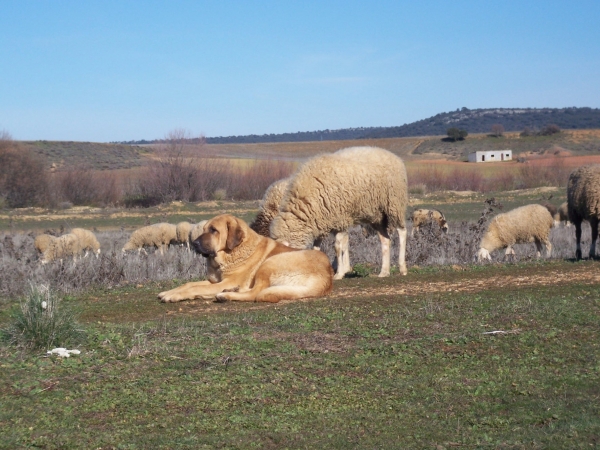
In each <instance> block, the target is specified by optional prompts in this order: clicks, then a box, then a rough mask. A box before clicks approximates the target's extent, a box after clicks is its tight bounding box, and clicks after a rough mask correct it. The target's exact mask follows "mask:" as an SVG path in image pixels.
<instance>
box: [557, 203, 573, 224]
mask: <svg viewBox="0 0 600 450" xmlns="http://www.w3.org/2000/svg"><path fill="white" fill-rule="evenodd" d="M554 220H558V221H559V222H563V223H564V224H565V226H567V227H570V226H571V222H569V204H568V203H567V202H564V203H563V204H561V205H560V206H559V207H558V210H557V213H556V216H554Z"/></svg>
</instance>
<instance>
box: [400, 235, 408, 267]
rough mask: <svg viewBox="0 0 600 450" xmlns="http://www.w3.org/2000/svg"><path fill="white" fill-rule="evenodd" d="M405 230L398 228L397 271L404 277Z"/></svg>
mask: <svg viewBox="0 0 600 450" xmlns="http://www.w3.org/2000/svg"><path fill="white" fill-rule="evenodd" d="M406 234H407V232H406V228H398V247H399V248H398V269H399V270H400V273H401V274H402V275H406V274H407V273H408V270H407V269H406Z"/></svg>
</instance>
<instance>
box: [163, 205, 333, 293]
mask: <svg viewBox="0 0 600 450" xmlns="http://www.w3.org/2000/svg"><path fill="white" fill-rule="evenodd" d="M192 244H193V246H194V249H195V250H196V251H197V252H198V253H201V254H202V255H203V256H205V257H207V258H208V280H207V281H199V282H193V283H187V284H184V285H183V286H180V287H178V288H175V289H172V290H170V291H165V292H161V293H160V294H158V297H159V298H160V299H161V300H162V301H163V302H179V301H181V300H188V299H195V298H203V299H211V298H216V300H217V301H226V300H237V301H258V302H278V301H279V300H283V299H288V300H293V299H299V298H307V297H320V296H323V295H326V294H328V293H329V292H331V288H332V286H333V269H332V268H331V264H330V263H329V258H327V256H326V255H325V254H324V253H322V252H320V251H317V250H297V249H293V248H290V247H287V246H285V245H283V244H280V243H278V242H276V241H274V240H273V239H270V238H267V237H264V236H260V235H259V234H257V233H256V232H255V231H253V230H252V229H250V227H249V226H248V225H247V224H246V222H244V221H243V220H241V219H238V218H236V217H233V216H231V215H229V214H222V215H220V216H216V217H214V218H213V219H211V220H209V221H208V222H207V223H206V224H205V225H204V230H203V233H202V234H201V235H200V237H199V238H198V239H196V240H195V241H194V242H193V243H192Z"/></svg>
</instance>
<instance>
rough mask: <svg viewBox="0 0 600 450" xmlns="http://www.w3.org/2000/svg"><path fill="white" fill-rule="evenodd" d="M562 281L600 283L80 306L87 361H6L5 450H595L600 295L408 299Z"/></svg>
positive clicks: (445, 277)
mask: <svg viewBox="0 0 600 450" xmlns="http://www.w3.org/2000/svg"><path fill="white" fill-rule="evenodd" d="M547 268H552V269H556V268H559V269H561V270H564V271H565V272H569V271H597V269H598V268H597V262H593V261H592V262H589V261H588V262H580V263H577V264H573V263H571V262H552V263H539V264H519V265H511V264H509V265H501V266H498V265H494V266H485V267H479V268H477V269H475V268H467V270H465V271H452V270H450V269H448V268H441V269H440V270H435V269H429V270H411V271H409V275H408V276H407V277H400V276H392V277H390V278H388V279H377V278H353V279H346V280H342V281H340V282H336V285H335V289H334V294H335V292H336V291H339V292H347V293H350V294H349V296H348V297H344V298H336V297H331V298H325V299H318V300H313V301H308V302H289V303H283V304H278V305H259V304H238V303H235V304H234V303H231V304H213V303H207V302H187V303H185V302H184V303H180V304H159V303H157V301H156V298H155V295H156V293H157V292H159V291H160V290H161V289H163V288H167V287H170V286H171V285H172V284H176V282H174V283H170V284H162V285H158V284H156V283H152V284H149V285H146V286H142V287H133V286H129V287H126V288H122V289H118V290H105V291H94V292H90V293H87V294H84V295H80V296H77V297H69V298H67V299H65V300H64V301H65V302H66V303H67V304H68V303H73V304H77V305H78V306H79V308H80V309H81V311H82V315H81V317H80V320H81V321H83V322H84V323H85V324H86V327H87V329H88V343H87V344H86V346H85V347H83V348H82V350H83V352H82V354H81V355H80V356H78V357H71V358H69V359H65V360H59V359H53V358H45V357H43V355H37V354H28V353H15V351H14V350H13V349H11V348H2V349H0V379H1V383H0V386H1V388H0V403H1V404H2V407H1V408H0V435H1V436H2V439H1V440H0V447H1V448H25V447H39V448H100V447H101V448H261V449H262V448H307V449H312V448H319V447H321V448H400V449H406V448H434V449H435V448H441V447H444V448H592V447H594V446H597V445H599V443H600V401H599V396H600V362H599V361H600V360H599V357H600V348H599V341H598V330H599V329H600V285H599V284H598V283H597V282H595V283H594V284H578V283H575V282H571V283H567V284H558V285H554V286H540V285H537V286H532V287H520V288H518V287H515V286H510V285H507V286H493V285H485V284H484V285H483V287H482V288H481V289H480V290H478V291H476V292H436V293H433V294H423V295H416V296H405V295H398V294H394V293H393V292H394V289H395V288H397V289H401V288H402V287H403V286H406V284H407V283H409V282H410V283H425V284H427V283H431V282H435V281H449V282H460V281H461V280H472V279H474V278H475V279H479V280H481V281H483V282H485V280H486V279H487V277H489V276H491V275H498V274H499V273H500V274H505V275H522V276H524V277H528V278H533V277H535V276H537V275H540V274H543V273H544V271H545V270H546V269H547ZM382 289H386V290H387V292H388V294H387V295H383V294H381V293H380V292H382ZM356 292H367V293H369V294H355V293H356ZM6 318H7V311H6V309H4V310H2V311H1V314H0V323H2V322H4V321H5V320H6ZM492 330H505V331H509V332H511V333H509V334H505V335H484V334H483V333H484V332H487V331H492ZM437 446H441V447H437Z"/></svg>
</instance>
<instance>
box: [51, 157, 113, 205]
mask: <svg viewBox="0 0 600 450" xmlns="http://www.w3.org/2000/svg"><path fill="white" fill-rule="evenodd" d="M51 180H52V183H51V186H52V198H53V202H54V203H55V204H60V203H61V202H69V203H71V204H73V205H77V206H79V205H114V204H117V203H119V202H120V201H121V200H122V197H123V193H122V190H121V188H120V187H119V185H118V182H117V177H116V175H115V174H113V173H110V172H97V171H94V170H92V169H90V168H88V167H85V166H76V167H70V168H67V169H65V170H63V171H60V172H56V173H54V174H53V175H52V179H51Z"/></svg>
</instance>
